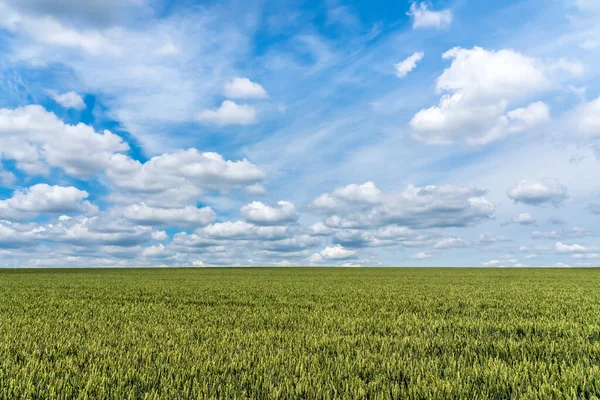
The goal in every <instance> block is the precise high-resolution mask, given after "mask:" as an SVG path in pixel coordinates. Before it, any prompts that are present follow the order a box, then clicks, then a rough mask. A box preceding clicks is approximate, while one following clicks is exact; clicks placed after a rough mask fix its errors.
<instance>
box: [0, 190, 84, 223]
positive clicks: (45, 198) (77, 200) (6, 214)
mask: <svg viewBox="0 0 600 400" xmlns="http://www.w3.org/2000/svg"><path fill="white" fill-rule="evenodd" d="M87 197H88V193H87V192H86V191H84V190H79V189H77V188H75V187H73V186H68V187H65V186H49V185H47V184H44V183H40V184H37V185H34V186H31V187H30V188H28V189H26V190H23V191H16V192H15V193H14V194H13V196H12V197H11V198H9V199H6V200H0V218H7V219H22V218H31V217H35V216H37V215H39V214H44V213H52V214H60V213H71V212H77V211H94V210H96V208H95V207H94V206H93V205H92V204H91V203H90V202H88V201H85V199H86V198H87Z"/></svg>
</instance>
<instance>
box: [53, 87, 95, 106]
mask: <svg viewBox="0 0 600 400" xmlns="http://www.w3.org/2000/svg"><path fill="white" fill-rule="evenodd" d="M48 94H49V95H50V97H52V100H54V101H56V102H57V103H58V104H60V105H61V106H63V107H64V108H74V109H76V110H83V109H84V108H86V105H85V103H84V101H83V98H82V97H81V96H80V95H79V94H77V93H76V92H74V91H70V92H66V93H58V92H56V91H54V90H49V91H48Z"/></svg>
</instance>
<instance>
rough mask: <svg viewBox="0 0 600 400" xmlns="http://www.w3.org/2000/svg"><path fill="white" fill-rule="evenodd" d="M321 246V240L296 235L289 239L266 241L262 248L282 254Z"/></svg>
mask: <svg viewBox="0 0 600 400" xmlns="http://www.w3.org/2000/svg"><path fill="white" fill-rule="evenodd" d="M319 244H321V239H319V238H317V237H314V236H310V235H305V234H303V235H297V236H294V237H291V238H286V239H280V240H273V241H268V242H265V243H264V244H263V247H264V248H265V249H267V250H269V251H274V252H284V253H286V254H288V253H291V252H299V251H303V250H306V249H308V248H311V247H315V246H317V245H319Z"/></svg>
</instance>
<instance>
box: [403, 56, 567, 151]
mask: <svg viewBox="0 0 600 400" xmlns="http://www.w3.org/2000/svg"><path fill="white" fill-rule="evenodd" d="M443 57H444V58H445V59H449V60H452V64H451V65H450V67H448V68H447V69H446V70H445V71H444V72H443V73H442V75H440V76H439V77H438V79H437V84H436V87H437V91H438V93H440V94H442V97H441V99H440V102H439V104H438V105H436V106H433V107H430V108H427V109H422V110H420V111H419V112H418V113H417V114H415V115H414V117H413V118H412V119H411V121H410V126H411V128H412V130H413V136H414V138H415V139H417V140H419V141H421V142H424V143H427V144H437V145H446V144H451V143H455V142H464V143H467V144H469V145H484V144H487V143H490V142H493V141H495V140H499V139H501V138H503V137H505V136H507V135H509V134H515V133H519V132H523V131H526V130H528V129H531V128H534V127H536V126H539V125H541V124H544V123H547V122H548V121H549V119H550V110H549V108H548V106H547V105H546V104H545V103H542V102H539V101H538V102H533V103H529V104H527V105H525V106H523V107H519V108H515V109H510V108H509V107H510V105H511V104H512V103H515V102H520V101H522V99H527V98H528V97H531V96H532V95H534V94H537V93H541V92H543V91H547V90H550V89H552V88H553V87H554V86H556V85H557V82H560V81H562V80H565V79H567V78H568V77H569V76H573V75H577V73H578V72H577V71H575V70H576V68H574V67H572V65H571V64H570V63H568V62H567V61H564V62H562V63H545V62H543V61H541V60H538V59H535V58H531V57H527V56H525V55H523V54H521V53H519V52H516V51H514V50H510V49H502V50H499V51H492V50H486V49H483V48H481V47H474V48H472V49H463V48H460V47H456V48H453V49H451V50H449V51H447V52H446V53H444V55H443Z"/></svg>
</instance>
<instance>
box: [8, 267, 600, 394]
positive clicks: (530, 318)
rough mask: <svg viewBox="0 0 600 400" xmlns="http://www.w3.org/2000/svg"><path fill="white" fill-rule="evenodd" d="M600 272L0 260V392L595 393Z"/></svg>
mask: <svg viewBox="0 0 600 400" xmlns="http://www.w3.org/2000/svg"><path fill="white" fill-rule="evenodd" d="M599 288H600V270H595V269H573V270H572V269H523V270H518V269H443V268H439V269H408V268H377V269H374V268H373V269H370V268H344V269H335V268H289V269H288V268H247V269H245V268H238V269H229V268H226V269H216V268H215V269H152V270H151V269H144V270H141V269H137V270H134V269H128V270H119V269H110V270H98V269H95V270H3V271H0V338H1V340H0V398H4V399H6V398H11V399H12V398H44V399H50V398H113V399H126V398H147V399H158V398H164V399H185V398H260V399H268V398H269V399H270V398H381V399H387V398H412V399H430V398H439V399H448V398H464V399H475V398H486V399H506V398H531V399H553V398H557V399H558V398H572V399H575V398H586V399H587V398H594V396H598V394H599V393H600V290H599Z"/></svg>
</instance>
